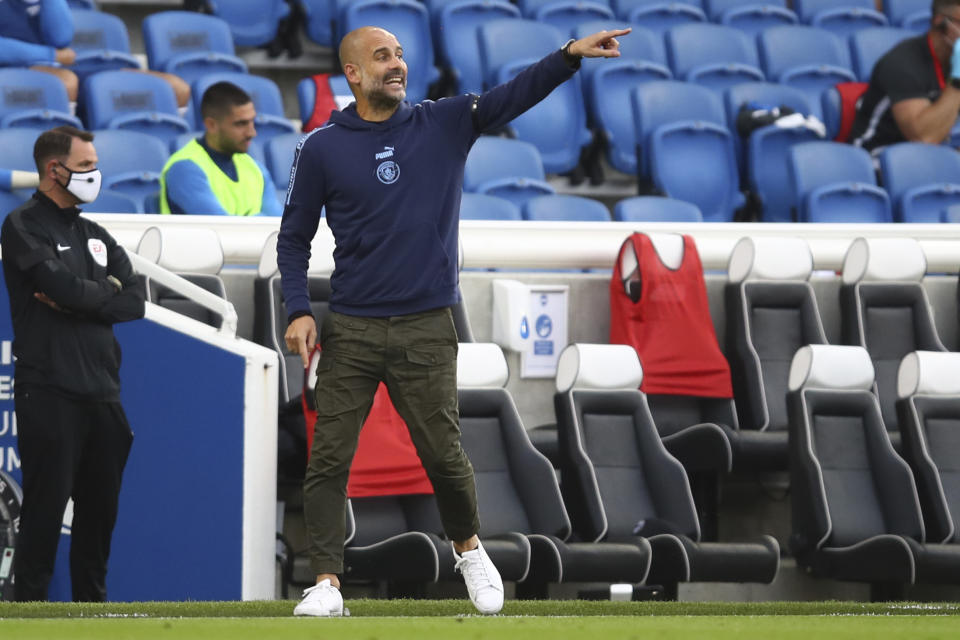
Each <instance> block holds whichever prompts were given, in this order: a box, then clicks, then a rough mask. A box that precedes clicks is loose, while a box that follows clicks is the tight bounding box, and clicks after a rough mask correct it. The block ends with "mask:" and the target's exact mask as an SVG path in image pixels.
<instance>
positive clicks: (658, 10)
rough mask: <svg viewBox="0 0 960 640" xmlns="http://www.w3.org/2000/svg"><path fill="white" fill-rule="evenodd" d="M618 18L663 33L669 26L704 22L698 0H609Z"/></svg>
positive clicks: (704, 15) (705, 18)
mask: <svg viewBox="0 0 960 640" xmlns="http://www.w3.org/2000/svg"><path fill="white" fill-rule="evenodd" d="M610 4H611V6H612V7H613V11H614V13H615V14H616V16H617V17H618V18H620V19H621V20H628V21H630V22H636V23H638V24H642V25H643V26H644V27H646V28H647V29H652V30H653V31H656V32H658V33H663V32H664V31H666V30H667V29H670V28H671V27H675V26H677V25H679V24H687V23H689V22H706V21H707V16H706V14H705V13H704V12H703V4H702V3H701V2H700V0H677V1H676V2H664V0H611V3H610Z"/></svg>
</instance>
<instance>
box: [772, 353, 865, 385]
mask: <svg viewBox="0 0 960 640" xmlns="http://www.w3.org/2000/svg"><path fill="white" fill-rule="evenodd" d="M873 376H874V373H873V362H872V361H871V360H870V354H869V353H867V350H866V349H864V348H863V347H852V346H839V345H829V344H808V345H806V346H804V347H800V348H799V349H797V352H796V353H795V354H794V356H793V362H792V363H791V364H790V378H789V382H788V386H789V388H790V391H796V390H798V389H800V388H806V389H836V390H844V391H846V390H870V389H871V388H872V387H873Z"/></svg>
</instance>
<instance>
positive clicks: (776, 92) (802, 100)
mask: <svg viewBox="0 0 960 640" xmlns="http://www.w3.org/2000/svg"><path fill="white" fill-rule="evenodd" d="M723 100H724V102H723V106H724V109H725V111H726V114H727V126H728V127H729V129H730V131H731V132H732V133H733V134H734V147H735V148H736V151H737V159H738V162H739V164H740V167H741V168H746V167H748V166H749V159H748V157H747V147H748V146H749V145H748V144H746V141H744V140H743V139H742V137H741V136H740V134H739V133H738V131H737V116H738V115H739V114H740V109H741V107H743V106H744V105H746V104H748V103H750V102H753V103H756V104H757V105H758V106H760V105H762V106H769V107H782V106H786V107H789V108H791V109H793V110H794V111H796V112H798V113H802V114H803V115H805V116H806V115H810V114H811V113H813V112H814V111H813V109H812V108H811V106H810V102H809V100H808V99H807V95H806V94H805V93H804V92H803V91H800V90H799V89H795V88H794V87H788V86H785V85H782V84H774V83H771V82H745V83H742V84H739V85H736V86H734V87H730V88H729V89H727V91H726V92H724V94H723ZM783 163H786V159H785V158H783V159H782V163H781V165H780V167H779V168H780V170H781V174H784V173H785V172H783V171H782V169H783V166H784V164H783ZM784 180H786V177H785V176H784Z"/></svg>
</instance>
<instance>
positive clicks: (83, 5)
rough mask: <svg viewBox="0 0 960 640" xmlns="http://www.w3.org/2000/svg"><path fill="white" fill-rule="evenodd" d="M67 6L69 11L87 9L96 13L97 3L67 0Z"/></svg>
mask: <svg viewBox="0 0 960 640" xmlns="http://www.w3.org/2000/svg"><path fill="white" fill-rule="evenodd" d="M67 6H68V7H70V8H71V9H88V10H90V11H96V9H97V3H96V2H94V0H67Z"/></svg>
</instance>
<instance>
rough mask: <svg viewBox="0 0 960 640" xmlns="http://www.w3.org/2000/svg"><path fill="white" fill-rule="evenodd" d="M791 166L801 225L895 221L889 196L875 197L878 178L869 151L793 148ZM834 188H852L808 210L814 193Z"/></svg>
mask: <svg viewBox="0 0 960 640" xmlns="http://www.w3.org/2000/svg"><path fill="white" fill-rule="evenodd" d="M788 166H789V169H790V174H791V176H792V178H793V186H794V193H796V196H797V202H798V203H799V216H798V219H799V221H800V222H827V221H832V222H889V221H891V220H892V216H891V213H890V203H889V200H888V199H887V196H886V194H885V193H882V192H881V196H882V197H875V195H876V194H875V193H874V192H875V191H877V188H876V184H877V183H876V174H875V172H874V168H873V161H872V160H871V158H870V154H869V153H868V152H866V151H865V150H863V149H861V148H859V147H854V146H852V145H848V144H842V143H839V142H805V143H802V144H797V145H794V146H793V147H791V149H790V162H789V164H788ZM861 185H862V186H861ZM830 186H838V187H844V186H846V187H848V188H846V189H843V190H840V191H838V192H837V193H836V194H833V195H831V196H830V197H829V198H825V199H823V200H821V201H818V202H817V203H815V204H816V206H815V207H812V206H808V200H809V198H810V196H811V194H812V193H813V192H815V191H816V190H817V189H822V188H826V187H830ZM863 186H865V187H868V188H867V189H864V188H863Z"/></svg>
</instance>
